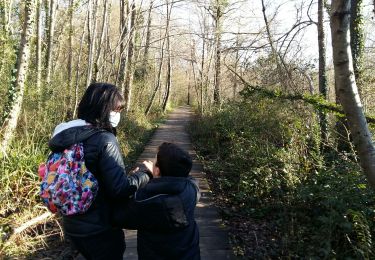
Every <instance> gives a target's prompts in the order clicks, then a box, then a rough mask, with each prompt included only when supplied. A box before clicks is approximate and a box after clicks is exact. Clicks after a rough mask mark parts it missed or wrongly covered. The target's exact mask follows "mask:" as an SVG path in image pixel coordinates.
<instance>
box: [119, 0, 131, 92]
mask: <svg viewBox="0 0 375 260" xmlns="http://www.w3.org/2000/svg"><path fill="white" fill-rule="evenodd" d="M127 7H128V1H125V0H120V64H119V71H118V77H117V78H118V80H116V83H117V84H118V85H119V86H121V92H122V93H123V92H124V89H123V86H124V79H125V65H126V56H125V48H126V42H125V40H126V35H127V33H128V26H127V21H126V20H127V16H128V9H129V8H127Z"/></svg>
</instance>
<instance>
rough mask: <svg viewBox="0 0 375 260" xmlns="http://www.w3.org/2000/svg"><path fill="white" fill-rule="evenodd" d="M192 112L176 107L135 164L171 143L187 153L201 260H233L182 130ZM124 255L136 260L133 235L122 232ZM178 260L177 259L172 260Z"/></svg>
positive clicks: (135, 241)
mask: <svg viewBox="0 0 375 260" xmlns="http://www.w3.org/2000/svg"><path fill="white" fill-rule="evenodd" d="M191 116H192V112H191V110H190V108H189V107H179V108H177V109H175V110H174V112H173V113H171V114H170V115H169V117H168V119H167V120H166V122H165V123H164V124H163V125H161V126H160V127H159V128H158V129H157V130H156V132H155V133H154V135H153V137H152V139H151V141H150V142H149V144H148V145H147V146H146V148H145V150H144V152H143V153H142V154H141V156H140V157H139V159H138V161H139V162H142V161H143V160H152V161H154V159H155V155H156V152H157V147H158V146H159V145H160V144H161V143H162V142H172V143H176V144H177V145H179V146H180V147H181V148H183V149H185V150H187V151H188V152H189V153H190V155H192V156H193V158H194V163H193V168H192V171H191V175H192V176H193V177H195V178H196V179H198V181H199V187H200V190H201V195H202V196H201V199H200V201H199V203H198V205H197V208H196V210H195V218H196V221H197V223H198V227H199V232H200V250H201V258H202V260H221V259H236V258H235V257H234V255H233V253H232V250H231V248H230V246H229V243H228V235H227V232H226V230H225V228H224V227H223V226H222V224H221V223H222V222H221V219H220V217H219V216H218V214H217V210H216V208H215V206H214V203H213V200H212V198H211V193H210V189H209V186H208V183H207V179H206V177H205V173H203V167H202V164H200V163H199V162H198V161H197V160H196V153H195V151H194V150H193V147H192V145H191V141H190V137H189V135H188V133H187V132H186V130H185V127H186V126H187V124H188V123H189V121H190V119H191ZM125 234H126V235H125V236H126V251H125V255H124V259H129V260H135V259H138V257H137V233H136V231H133V230H126V231H125ZM176 260H178V259H176Z"/></svg>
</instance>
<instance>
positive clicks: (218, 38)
mask: <svg viewBox="0 0 375 260" xmlns="http://www.w3.org/2000/svg"><path fill="white" fill-rule="evenodd" d="M222 16H223V13H222V10H221V5H220V3H219V0H215V17H214V20H215V52H216V54H215V86H214V103H216V104H220V81H221V27H222V26H221V23H222V21H221V19H222Z"/></svg>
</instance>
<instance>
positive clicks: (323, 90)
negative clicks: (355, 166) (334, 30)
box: [318, 0, 328, 151]
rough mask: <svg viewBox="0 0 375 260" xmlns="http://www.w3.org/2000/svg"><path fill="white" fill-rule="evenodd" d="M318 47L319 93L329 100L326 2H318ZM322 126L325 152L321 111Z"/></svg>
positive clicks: (324, 121)
mask: <svg viewBox="0 0 375 260" xmlns="http://www.w3.org/2000/svg"><path fill="white" fill-rule="evenodd" d="M318 47H319V93H320V95H322V96H323V98H324V99H327V74H326V45H325V32H324V0H318ZM319 124H320V139H321V140H320V150H321V151H323V150H324V148H325V147H326V144H327V142H328V138H327V125H328V122H327V115H326V114H325V112H324V111H319Z"/></svg>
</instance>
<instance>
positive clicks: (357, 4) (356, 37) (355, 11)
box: [350, 0, 365, 97]
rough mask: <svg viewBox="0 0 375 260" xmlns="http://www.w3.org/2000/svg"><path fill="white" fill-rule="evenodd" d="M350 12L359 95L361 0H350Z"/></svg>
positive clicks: (354, 64)
mask: <svg viewBox="0 0 375 260" xmlns="http://www.w3.org/2000/svg"><path fill="white" fill-rule="evenodd" d="M350 9H351V12H350V47H351V49H352V57H353V67H354V75H355V79H356V83H357V87H358V91H359V94H360V96H361V97H362V95H361V90H362V85H363V82H362V81H363V78H362V71H363V69H362V65H363V51H364V42H365V35H364V32H363V28H364V22H363V20H364V17H363V15H362V0H351V8H350Z"/></svg>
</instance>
